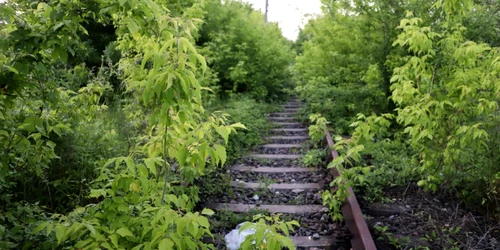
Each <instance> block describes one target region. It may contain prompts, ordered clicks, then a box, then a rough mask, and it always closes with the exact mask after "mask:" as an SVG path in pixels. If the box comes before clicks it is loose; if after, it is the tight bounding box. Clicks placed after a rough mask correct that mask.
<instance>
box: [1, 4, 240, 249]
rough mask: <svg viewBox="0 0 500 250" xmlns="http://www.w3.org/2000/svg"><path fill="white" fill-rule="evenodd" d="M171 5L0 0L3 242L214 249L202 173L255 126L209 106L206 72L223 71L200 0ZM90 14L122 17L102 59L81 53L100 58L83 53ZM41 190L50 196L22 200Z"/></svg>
mask: <svg viewBox="0 0 500 250" xmlns="http://www.w3.org/2000/svg"><path fill="white" fill-rule="evenodd" d="M172 4H174V3H169V2H163V1H135V0H130V1H120V2H113V3H107V2H100V1H95V2H91V3H90V2H89V5H86V4H84V3H82V2H79V1H72V2H67V1H50V2H48V3H38V4H33V3H31V2H30V3H28V2H25V1H9V3H7V4H2V5H1V6H0V8H1V15H0V16H1V19H2V20H1V24H0V25H1V33H2V38H1V40H0V47H1V48H2V52H3V53H2V54H1V56H0V64H1V71H0V79H1V80H2V84H3V83H5V84H3V85H2V92H1V95H0V97H1V99H0V119H1V120H2V124H3V126H2V127H1V128H0V136H1V137H2V140H1V141H0V143H1V146H2V148H4V150H2V152H1V153H0V190H1V191H2V195H1V197H0V199H1V203H0V204H2V205H1V206H0V211H2V213H0V214H1V216H0V222H1V223H2V224H1V225H2V226H1V227H0V242H1V243H2V246H7V247H8V248H9V249H10V248H13V249H17V248H25V249H29V248H32V247H36V248H38V249H53V248H85V249H88V248H107V249H110V248H123V249H138V248H142V247H144V248H148V247H149V248H150V247H153V248H162V249H172V248H182V249H187V248H190V249H191V248H200V249H209V248H213V247H212V246H210V245H205V244H204V243H203V242H202V241H201V239H202V237H204V236H205V235H208V236H210V235H211V234H210V231H209V223H208V220H207V218H205V216H209V215H211V214H212V212H211V211H210V210H203V211H202V212H201V214H200V213H199V212H194V211H192V209H193V208H194V207H195V205H196V202H197V201H198V200H199V198H198V195H197V193H198V188H197V187H196V186H192V184H193V182H194V181H195V180H196V179H198V178H199V177H200V176H203V175H204V174H205V173H206V172H207V171H208V170H213V169H215V168H216V167H217V166H220V165H223V164H224V163H225V162H226V161H227V157H228V156H227V152H226V149H225V147H224V146H223V145H225V144H227V143H228V141H229V137H230V134H231V133H233V132H235V130H236V129H237V128H245V127H244V126H243V125H242V124H239V123H234V124H232V125H227V124H228V116H227V115H226V114H224V113H222V112H214V113H212V114H208V113H207V112H206V111H205V109H204V107H203V105H202V103H203V101H202V91H205V90H208V89H207V88H205V87H203V86H202V84H203V85H205V83H204V82H202V83H200V81H199V79H200V80H204V79H210V77H213V75H210V73H211V72H208V73H207V75H205V72H207V63H206V61H205V58H204V57H203V56H202V55H201V54H199V53H198V51H197V49H196V48H195V46H194V38H193V35H196V34H195V32H196V30H197V28H198V25H199V24H200V23H201V20H199V19H196V18H193V17H201V16H202V14H203V12H202V11H201V5H199V4H198V3H189V4H188V3H186V5H185V6H184V5H183V6H180V5H177V7H179V8H178V9H175V8H174V12H176V13H177V14H182V16H180V17H172V16H171V15H170V14H169V13H170V12H169V10H168V9H167V7H169V6H173V5H172ZM90 5H92V8H86V7H88V6H90ZM187 6H189V8H187ZM87 20H90V21H91V22H95V21H96V20H99V22H102V23H106V24H110V23H112V24H113V26H114V27H115V28H116V31H115V30H114V29H113V32H112V33H113V34H112V36H113V37H114V38H113V39H111V40H114V39H116V41H115V42H113V43H111V44H109V45H106V46H102V45H98V46H97V47H106V49H105V51H104V53H105V55H106V56H107V57H108V58H105V61H106V64H103V65H101V67H100V68H98V69H97V71H96V70H95V69H89V68H87V66H86V65H84V64H76V63H75V60H73V59H74V58H80V59H83V60H86V58H94V59H95V56H96V55H95V53H94V52H95V51H93V52H89V54H85V53H84V52H85V51H86V49H88V48H89V45H88V41H89V40H88V39H90V40H92V39H94V40H95V39H96V38H95V37H93V38H88V37H87V30H86V29H85V28H84V25H83V24H85V23H86V21H87ZM86 27H94V26H92V25H90V26H86ZM99 32H100V31H99ZM99 32H97V33H99ZM93 35H94V34H93ZM104 40H105V39H104ZM106 41H107V40H106ZM103 42H104V41H103ZM104 43H106V42H104ZM87 56H89V57H87ZM73 57H74V58H73ZM76 62H79V61H78V60H76ZM121 86H125V87H124V88H123V90H121V91H125V92H124V93H123V96H116V95H115V94H114V93H122V92H121V91H120V92H115V90H116V89H113V87H114V88H116V87H121ZM109 101H112V102H113V103H109ZM108 104H111V105H112V106H111V107H108ZM117 155H128V156H124V157H115V158H111V157H114V156H117ZM109 158H111V159H110V160H108V161H107V162H106V163H104V162H105V161H106V159H109ZM99 172H100V173H99ZM96 176H98V177H97V178H96V179H95V177H96ZM37 189H41V190H40V191H38V190H37ZM89 189H90V190H89ZM33 191H38V192H33ZM89 191H90V195H88V192H89ZM45 192H47V193H48V194H47V193H45ZM31 193H33V194H31ZM38 195H41V196H43V197H37V196H38ZM64 196H67V198H65V197H64ZM45 197H47V199H43V198H45ZM39 199H42V200H44V202H46V203H48V204H50V207H46V206H38V205H37V204H35V205H25V203H16V201H22V200H39ZM53 203H57V205H52V204H53ZM60 203H62V204H60ZM88 203H90V204H88ZM87 204H88V205H87ZM45 205H47V204H45ZM79 205H86V206H84V207H78V206H79ZM74 207H77V208H74ZM13 208H14V209H13ZM16 208H17V209H16ZM41 208H48V209H50V211H68V210H73V211H72V212H70V213H68V214H66V215H61V214H49V213H47V212H46V211H43V210H42V209H41ZM4 211H8V212H4ZM35 226H36V228H34V227H35Z"/></svg>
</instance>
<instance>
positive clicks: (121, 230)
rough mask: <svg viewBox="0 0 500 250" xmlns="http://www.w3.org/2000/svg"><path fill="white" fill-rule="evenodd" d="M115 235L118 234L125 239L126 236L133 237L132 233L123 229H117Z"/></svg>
mask: <svg viewBox="0 0 500 250" xmlns="http://www.w3.org/2000/svg"><path fill="white" fill-rule="evenodd" d="M116 233H117V234H119V235H120V236H121V237H126V236H130V237H134V235H133V234H132V232H130V230H128V228H125V227H122V228H119V229H118V230H116Z"/></svg>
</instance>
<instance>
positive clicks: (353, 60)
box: [294, 10, 387, 133]
mask: <svg viewBox="0 0 500 250" xmlns="http://www.w3.org/2000/svg"><path fill="white" fill-rule="evenodd" d="M338 11H339V12H340V11H341V10H338ZM358 19H359V20H358ZM365 22H366V21H365V20H364V17H363V16H359V17H351V16H349V15H347V14H346V15H343V14H340V13H338V14H336V15H334V16H333V15H332V16H330V15H326V16H323V17H320V18H317V19H315V20H312V21H310V22H309V24H308V25H307V26H306V27H305V29H304V31H303V33H304V34H305V35H306V36H308V37H309V39H308V40H306V41H305V42H303V45H302V50H303V54H302V55H299V56H298V57H297V58H296V64H295V67H294V80H295V82H296V88H295V90H296V92H297V93H298V95H299V96H300V97H301V98H302V99H304V100H305V102H306V108H307V111H309V112H310V113H319V114H321V115H322V116H324V117H325V118H326V119H327V120H329V121H332V125H333V126H334V127H335V128H336V130H337V131H339V132H341V133H346V132H348V131H349V126H348V125H349V124H350V123H351V122H352V121H353V119H354V115H355V114H357V113H359V112H366V113H371V112H383V111H385V110H386V108H387V103H386V101H385V100H384V99H385V92H384V84H385V82H384V77H383V74H382V73H383V72H382V71H381V67H380V66H381V65H383V64H382V63H380V60H378V59H377V58H375V57H373V56H370V53H369V51H371V50H375V49H377V48H376V47H377V46H379V45H378V44H377V45H375V44H376V42H375V41H381V39H382V38H381V37H380V35H378V34H376V33H374V32H371V31H372V28H371V27H368V28H365V26H363V25H364V23H365ZM365 29H368V30H365ZM331 34H335V35H334V36H333V35H331ZM350 37H357V39H351V38H350ZM368 41H370V42H368ZM367 44H368V46H367ZM372 44H374V45H373V46H374V48H372V47H370V46H371V45H372ZM379 50H380V49H379Z"/></svg>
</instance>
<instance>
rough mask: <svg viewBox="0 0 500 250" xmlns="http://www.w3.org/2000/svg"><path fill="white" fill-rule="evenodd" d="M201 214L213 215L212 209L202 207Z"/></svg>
mask: <svg viewBox="0 0 500 250" xmlns="http://www.w3.org/2000/svg"><path fill="white" fill-rule="evenodd" d="M201 214H203V215H208V216H211V215H214V211H213V210H212V209H209V208H203V210H202V211H201Z"/></svg>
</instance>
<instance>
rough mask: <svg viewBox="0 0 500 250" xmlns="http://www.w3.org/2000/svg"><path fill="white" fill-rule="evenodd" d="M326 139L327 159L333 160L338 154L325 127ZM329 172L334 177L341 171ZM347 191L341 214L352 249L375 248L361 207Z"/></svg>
mask: <svg viewBox="0 0 500 250" xmlns="http://www.w3.org/2000/svg"><path fill="white" fill-rule="evenodd" d="M325 134H326V141H327V143H328V147H329V148H330V152H331V153H330V155H329V159H330V160H333V159H335V158H337V157H338V156H339V154H338V153H337V151H336V150H335V149H334V148H333V146H334V145H335V144H334V142H333V139H332V136H331V134H330V131H328V129H326V128H325ZM330 174H332V175H333V176H335V177H338V176H340V175H341V173H340V172H339V171H338V170H337V169H336V168H332V169H330ZM347 191H348V192H349V197H347V198H346V200H345V201H344V204H343V205H342V214H343V215H344V221H345V223H346V225H347V227H348V228H349V231H351V234H352V239H351V245H352V249H353V250H376V249H377V248H376V247H375V242H374V241H373V238H372V235H371V234H370V230H369V229H368V225H367V224H366V221H365V219H364V218H363V213H362V212H361V208H360V207H359V203H358V200H357V199H356V195H354V192H353V191H352V188H351V187H349V189H348V190H347Z"/></svg>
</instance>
